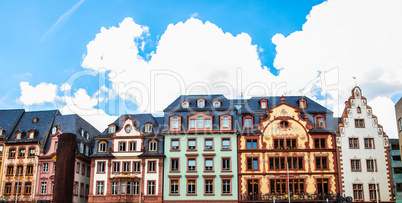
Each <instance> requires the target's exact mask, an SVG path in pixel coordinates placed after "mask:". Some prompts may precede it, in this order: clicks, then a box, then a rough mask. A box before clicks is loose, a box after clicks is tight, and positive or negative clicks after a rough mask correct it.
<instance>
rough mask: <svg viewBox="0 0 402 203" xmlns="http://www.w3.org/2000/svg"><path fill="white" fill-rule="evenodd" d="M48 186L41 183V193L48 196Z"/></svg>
mask: <svg viewBox="0 0 402 203" xmlns="http://www.w3.org/2000/svg"><path fill="white" fill-rule="evenodd" d="M46 185H47V183H46V182H41V183H40V193H41V194H46Z"/></svg>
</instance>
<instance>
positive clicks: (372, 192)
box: [369, 184, 379, 200]
mask: <svg viewBox="0 0 402 203" xmlns="http://www.w3.org/2000/svg"><path fill="white" fill-rule="evenodd" d="M376 186H377V187H376ZM378 190H379V189H378V184H377V185H375V184H369V193H370V200H376V199H377V193H376V191H378Z"/></svg>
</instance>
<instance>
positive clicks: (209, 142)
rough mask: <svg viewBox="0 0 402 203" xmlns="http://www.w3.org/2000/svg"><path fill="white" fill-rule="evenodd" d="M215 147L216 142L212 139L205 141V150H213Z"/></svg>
mask: <svg viewBox="0 0 402 203" xmlns="http://www.w3.org/2000/svg"><path fill="white" fill-rule="evenodd" d="M213 147H214V142H213V140H212V139H205V149H206V150H212V149H213Z"/></svg>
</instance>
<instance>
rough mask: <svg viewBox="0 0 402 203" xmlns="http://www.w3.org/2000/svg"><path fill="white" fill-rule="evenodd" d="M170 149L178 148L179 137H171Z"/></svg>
mask: <svg viewBox="0 0 402 203" xmlns="http://www.w3.org/2000/svg"><path fill="white" fill-rule="evenodd" d="M171 147H172V148H171V150H180V142H179V139H171Z"/></svg>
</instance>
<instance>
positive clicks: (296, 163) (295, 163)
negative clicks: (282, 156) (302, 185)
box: [287, 157, 303, 170]
mask: <svg viewBox="0 0 402 203" xmlns="http://www.w3.org/2000/svg"><path fill="white" fill-rule="evenodd" d="M287 160H288V163H287V165H288V166H289V169H291V170H302V169H303V157H288V159H287Z"/></svg>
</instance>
